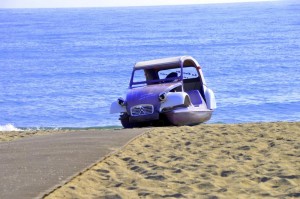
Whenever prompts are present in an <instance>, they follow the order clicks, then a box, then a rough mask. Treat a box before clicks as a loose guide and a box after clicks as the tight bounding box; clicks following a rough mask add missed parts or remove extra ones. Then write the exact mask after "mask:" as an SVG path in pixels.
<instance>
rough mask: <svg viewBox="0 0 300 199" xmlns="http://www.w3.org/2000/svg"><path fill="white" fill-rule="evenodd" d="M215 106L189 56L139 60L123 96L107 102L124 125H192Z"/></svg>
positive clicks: (207, 118) (209, 116) (206, 118)
mask: <svg viewBox="0 0 300 199" xmlns="http://www.w3.org/2000/svg"><path fill="white" fill-rule="evenodd" d="M215 108H216V101H215V96H214V93H213V91H212V90H211V89H209V88H208V87H207V85H206V83H205V79H204V76H203V73H202V70H201V67H200V65H199V63H198V62H197V61H196V60H195V59H194V58H192V57H191V56H181V57H171V58H164V59H157V60H150V61H142V62H138V63H136V64H135V66H134V67H133V71H132V75H131V80H130V84H129V89H128V92H127V95H126V98H125V99H123V98H119V99H117V100H116V101H114V102H113V103H112V104H111V107H110V113H120V120H121V123H122V125H123V127H124V128H133V127H143V126H151V125H153V126H164V125H177V126H180V125H195V124H199V123H202V122H205V121H208V120H209V119H210V118H211V116H212V112H213V110H214V109H215Z"/></svg>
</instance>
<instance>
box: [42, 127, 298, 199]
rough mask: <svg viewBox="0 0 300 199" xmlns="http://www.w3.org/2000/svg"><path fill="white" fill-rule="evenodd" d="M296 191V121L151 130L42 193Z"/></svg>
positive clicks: (256, 194) (244, 194) (237, 194)
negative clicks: (52, 190) (54, 187)
mask: <svg viewBox="0 0 300 199" xmlns="http://www.w3.org/2000/svg"><path fill="white" fill-rule="evenodd" d="M274 197H275V198H296V197H300V122H295V123H289V122H277V123H253V124H234V125H229V124H204V125H198V126H194V127H188V126H183V127H164V128H163V127H162V128H154V129H153V130H152V131H150V132H148V133H146V134H144V135H143V136H141V137H139V138H138V139H136V140H134V141H133V142H132V143H130V144H129V145H127V146H126V147H125V148H124V149H123V150H121V151H119V152H118V153H116V154H115V155H112V156H110V157H109V158H107V159H105V160H103V161H101V162H99V163H98V164H96V165H95V166H94V167H92V168H91V169H89V170H88V171H86V172H84V173H82V174H81V175H79V176H77V177H76V178H74V179H73V180H71V181H70V182H69V183H67V184H65V185H64V186H62V187H61V188H59V189H57V190H55V191H54V192H52V193H51V194H50V195H49V196H48V197H46V198H274Z"/></svg>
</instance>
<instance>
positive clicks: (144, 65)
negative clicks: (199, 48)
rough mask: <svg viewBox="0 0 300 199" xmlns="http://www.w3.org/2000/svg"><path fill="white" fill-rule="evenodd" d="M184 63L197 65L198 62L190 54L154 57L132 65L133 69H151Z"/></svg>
mask: <svg viewBox="0 0 300 199" xmlns="http://www.w3.org/2000/svg"><path fill="white" fill-rule="evenodd" d="M182 63H184V65H195V66H199V64H198V62H197V61H196V60H195V59H194V58H193V57H191V56H179V57H168V58H162V59H155V60H149V61H141V62H137V63H136V64H135V65H134V69H136V70H137V69H151V68H160V69H165V68H176V67H181V64H182Z"/></svg>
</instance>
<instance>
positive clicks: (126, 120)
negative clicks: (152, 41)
mask: <svg viewBox="0 0 300 199" xmlns="http://www.w3.org/2000/svg"><path fill="white" fill-rule="evenodd" d="M120 121H121V124H122V126H123V127H124V128H125V129H128V128H134V127H135V124H134V123H130V122H129V116H128V114H127V113H123V114H121V115H120Z"/></svg>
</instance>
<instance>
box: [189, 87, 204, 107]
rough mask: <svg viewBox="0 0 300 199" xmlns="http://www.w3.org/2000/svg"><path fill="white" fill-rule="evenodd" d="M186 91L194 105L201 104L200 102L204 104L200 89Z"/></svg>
mask: <svg viewBox="0 0 300 199" xmlns="http://www.w3.org/2000/svg"><path fill="white" fill-rule="evenodd" d="M186 93H187V94H188V95H189V96H190V99H191V101H192V104H193V105H194V106H199V105H200V104H202V99H201V95H200V92H199V91H198V90H190V91H186Z"/></svg>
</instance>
